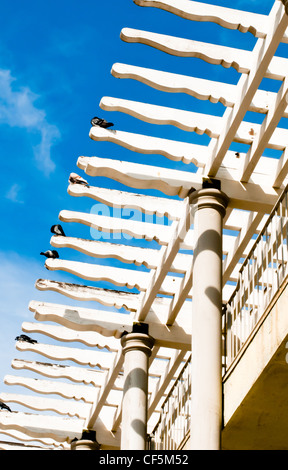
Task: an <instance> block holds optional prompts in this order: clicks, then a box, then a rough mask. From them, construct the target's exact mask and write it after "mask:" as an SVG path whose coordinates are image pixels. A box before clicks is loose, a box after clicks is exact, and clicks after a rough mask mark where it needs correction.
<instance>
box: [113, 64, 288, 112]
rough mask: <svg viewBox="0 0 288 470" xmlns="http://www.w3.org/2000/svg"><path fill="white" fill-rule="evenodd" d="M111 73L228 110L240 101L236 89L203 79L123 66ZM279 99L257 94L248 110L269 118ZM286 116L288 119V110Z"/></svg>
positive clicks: (262, 93) (228, 84) (270, 95)
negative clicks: (207, 101) (186, 95)
mask: <svg viewBox="0 0 288 470" xmlns="http://www.w3.org/2000/svg"><path fill="white" fill-rule="evenodd" d="M111 73H112V75H113V76H114V77H117V78H130V79H133V80H138V81H140V82H141V83H144V84H146V85H148V86H151V87H153V88H156V89H157V90H161V91H165V92H168V93H186V94H188V95H191V96H193V97H195V98H197V99H199V100H209V101H211V103H222V104H223V105H224V106H226V107H233V106H234V104H235V102H236V100H237V85H232V84H230V83H224V82H216V81H213V80H208V79H204V78H196V77H189V76H187V75H180V74H176V73H171V72H165V71H160V70H154V69H148V68H144V67H138V66H134V65H127V64H121V63H116V64H114V65H113V67H112V70H111ZM276 95H277V94H276V93H274V92H269V91H266V90H257V91H256V93H255V95H254V96H253V98H252V101H251V103H250V104H249V108H248V110H249V111H254V112H257V113H264V114H266V113H267V111H268V109H269V108H270V107H271V106H272V105H273V102H274V100H275V97H276ZM284 116H285V117H287V116H288V109H287V108H286V110H285V112H284Z"/></svg>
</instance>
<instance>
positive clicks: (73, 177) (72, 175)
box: [68, 173, 90, 188]
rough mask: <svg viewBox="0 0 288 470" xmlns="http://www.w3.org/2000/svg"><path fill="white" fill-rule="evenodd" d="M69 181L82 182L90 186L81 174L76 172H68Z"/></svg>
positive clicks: (73, 182)
mask: <svg viewBox="0 0 288 470" xmlns="http://www.w3.org/2000/svg"><path fill="white" fill-rule="evenodd" d="M68 181H69V183H71V184H84V186H87V188H90V186H89V184H88V182H87V181H86V180H84V178H82V176H79V175H77V173H70V176H69V180H68Z"/></svg>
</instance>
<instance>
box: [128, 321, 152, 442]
mask: <svg viewBox="0 0 288 470" xmlns="http://www.w3.org/2000/svg"><path fill="white" fill-rule="evenodd" d="M144 327H147V325H145V326H144ZM142 331H144V332H142ZM146 331H148V330H147V329H146ZM146 331H145V329H144V330H143V329H142V326H140V329H139V326H138V325H137V327H134V329H133V332H132V333H127V334H125V335H124V336H123V337H122V338H121V344H122V347H123V354H124V356H125V358H124V389H123V403H122V428H121V450H145V448H146V438H147V397H148V367H149V362H148V360H149V357H150V355H151V351H152V347H153V345H154V339H153V338H152V337H151V336H149V335H148V333H147V332H146Z"/></svg>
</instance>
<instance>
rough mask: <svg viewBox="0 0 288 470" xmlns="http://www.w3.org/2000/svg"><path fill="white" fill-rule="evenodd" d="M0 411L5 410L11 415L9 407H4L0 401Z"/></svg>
mask: <svg viewBox="0 0 288 470" xmlns="http://www.w3.org/2000/svg"><path fill="white" fill-rule="evenodd" d="M0 409H1V410H7V411H10V413H12V411H11V410H10V408H9V406H8V405H6V404H5V403H3V401H0Z"/></svg>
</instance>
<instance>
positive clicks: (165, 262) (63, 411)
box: [0, 0, 288, 449]
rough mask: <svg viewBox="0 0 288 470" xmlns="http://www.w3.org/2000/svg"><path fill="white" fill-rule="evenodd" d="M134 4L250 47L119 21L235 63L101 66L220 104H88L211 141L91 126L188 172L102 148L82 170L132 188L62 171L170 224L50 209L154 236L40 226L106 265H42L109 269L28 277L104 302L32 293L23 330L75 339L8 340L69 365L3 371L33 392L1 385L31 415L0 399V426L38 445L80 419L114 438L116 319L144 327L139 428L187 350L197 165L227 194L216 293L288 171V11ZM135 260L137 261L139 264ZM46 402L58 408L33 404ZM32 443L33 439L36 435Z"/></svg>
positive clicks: (119, 326) (140, 36)
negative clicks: (70, 278)
mask: <svg viewBox="0 0 288 470" xmlns="http://www.w3.org/2000/svg"><path fill="white" fill-rule="evenodd" d="M134 3H135V4H137V5H139V6H142V7H156V8H159V9H163V10H166V11H168V12H171V13H173V14H175V15H178V16H180V17H182V18H186V19H188V20H191V21H203V22H205V21H208V22H214V23H216V24H218V25H220V26H221V27H223V28H227V29H231V30H239V31H241V32H243V33H247V32H249V33H252V35H254V36H255V47H254V49H253V50H252V51H246V50H243V49H241V50H240V49H236V48H232V47H229V46H227V45H214V44H209V43H203V42H198V41H194V40H188V39H182V38H176V37H172V36H166V35H162V34H157V33H152V32H147V31H139V30H133V29H127V28H125V29H123V30H122V32H121V38H122V40H124V41H126V42H131V43H134V42H137V43H141V44H146V45H148V46H151V47H154V48H156V49H158V50H160V51H163V52H166V53H168V54H172V55H175V56H180V57H191V58H193V57H197V58H200V59H203V60H204V61H207V62H208V63H211V64H219V65H222V66H223V67H225V68H229V67H234V68H235V69H236V70H237V72H238V73H239V81H238V83H237V84H236V85H231V84H228V83H223V82H221V83H220V82H216V81H213V80H209V79H207V78H205V79H204V78H193V77H190V76H183V75H179V74H177V73H169V72H167V71H159V70H154V69H148V68H143V67H139V66H135V65H126V64H120V63H117V64H114V65H113V68H112V74H113V75H114V76H115V77H117V78H122V79H124V78H126V79H127V78H128V79H133V80H137V81H139V82H142V83H143V84H146V85H148V86H150V87H153V88H155V89H156V90H161V91H164V92H170V93H171V92H172V93H186V94H188V95H190V96H193V97H195V98H196V99H199V100H209V101H211V102H212V103H218V102H221V103H222V104H223V105H224V106H225V112H224V114H223V116H217V115H207V114H202V113H197V112H196V111H184V110H180V109H174V108H173V109H172V108H168V107H161V106H158V105H157V106H156V105H154V104H147V103H142V102H135V101H129V100H124V99H120V98H111V97H104V98H102V100H101V103H100V107H101V108H102V109H104V110H106V111H119V112H121V113H127V114H129V115H131V116H134V117H135V118H137V119H140V120H143V121H146V122H148V123H152V124H156V125H157V124H158V125H162V124H171V125H173V126H177V127H179V128H180V129H182V130H184V131H187V132H189V133H197V134H200V135H202V134H207V135H208V136H209V138H210V141H209V144H208V145H200V144H194V143H187V142H179V141H172V140H169V139H164V138H157V137H155V136H147V135H140V134H135V133H133V132H128V131H121V130H110V129H103V128H100V127H92V128H91V131H90V137H91V139H93V140H95V141H106V142H113V143H116V144H118V145H120V146H122V147H125V148H126V149H129V150H131V151H134V152H137V153H140V154H144V155H146V154H156V155H157V154H159V155H162V156H165V157H167V159H170V160H173V161H176V162H178V161H179V162H183V163H186V164H188V165H189V164H191V163H192V164H194V165H195V166H196V167H197V170H196V171H195V170H194V171H191V172H188V171H180V170H175V169H169V168H168V166H169V165H167V168H163V167H156V166H151V165H145V164H138V163H131V162H128V161H127V162H125V161H118V160H113V159H107V158H100V157H84V156H81V157H79V159H78V162H77V165H78V167H79V168H80V169H82V170H84V172H85V173H86V175H88V176H89V177H91V178H90V180H91V182H92V180H93V181H95V183H96V184H97V177H99V176H105V177H107V178H110V179H112V180H114V181H116V182H119V183H121V184H124V185H126V186H128V187H130V188H132V190H133V191H136V190H138V191H139V193H133V192H130V191H127V192H125V191H122V190H121V191H120V190H116V189H105V188H99V187H96V186H91V187H90V188H87V187H84V186H80V185H75V184H74V185H73V184H71V185H69V188H68V192H69V194H70V195H71V196H75V197H87V198H90V199H91V200H93V201H98V202H101V203H103V204H105V205H107V206H111V207H119V208H123V207H125V208H127V207H129V208H132V209H136V210H138V211H140V212H144V213H146V214H147V213H148V214H155V215H157V216H162V215H165V216H166V217H167V218H168V219H169V220H170V221H171V224H170V225H162V224H161V225H160V224H157V223H152V222H142V221H140V220H138V221H137V220H129V219H123V218H115V217H107V216H103V215H96V214H91V213H90V214H88V213H80V212H73V211H66V210H64V211H62V212H61V213H60V215H59V219H60V220H61V221H62V222H76V223H80V224H85V225H88V226H90V227H92V228H96V229H98V230H101V231H103V232H108V233H122V234H123V233H124V234H129V235H131V236H132V237H133V238H134V239H144V240H146V241H148V242H149V241H154V242H155V241H156V242H157V244H158V245H159V246H158V247H157V248H156V247H155V243H151V248H150V247H149V248H146V247H144V248H143V247H141V246H140V245H138V246H137V243H132V242H131V244H127V243H126V244H121V241H120V242H119V243H117V244H116V243H112V242H111V241H97V240H83V239H79V238H73V237H61V236H53V237H52V239H51V245H52V246H53V247H55V248H56V249H58V248H65V247H69V248H72V249H74V250H76V251H78V252H81V253H83V254H85V255H87V256H89V257H93V258H107V259H111V260H112V261H111V264H110V265H109V264H108V265H105V266H104V265H100V264H99V265H97V264H94V263H89V261H88V262H86V261H85V262H79V261H70V260H65V259H56V260H47V261H46V267H47V268H48V269H49V270H51V271H53V270H61V271H64V272H65V271H66V272H68V273H72V274H74V275H76V276H78V277H79V278H81V279H85V280H86V281H91V282H92V281H93V282H95V283H97V282H98V281H107V282H109V283H110V284H113V285H114V286H115V290H111V289H104V288H100V287H94V286H89V285H78V284H70V283H65V282H57V281H53V280H43V279H40V280H38V281H37V282H36V288H37V289H39V290H42V291H55V292H58V293H60V294H62V295H64V296H67V297H69V298H72V299H76V300H81V301H91V300H93V301H96V302H97V303H99V304H102V305H105V306H106V307H111V311H109V310H107V311H103V310H102V309H101V308H99V309H98V310H97V308H95V309H88V308H85V307H83V308H82V307H81V308H79V307H75V308H74V307H73V308H71V307H70V306H67V305H65V302H63V304H51V303H46V302H38V301H32V302H31V303H30V306H29V308H30V310H31V312H32V313H33V314H34V317H35V319H36V320H37V322H36V323H27V322H26V323H24V324H23V325H22V329H23V331H25V332H29V333H33V332H34V333H35V332H36V333H41V334H43V335H44V336H45V335H46V336H49V337H52V338H54V339H56V340H58V341H59V342H60V343H69V342H73V341H78V342H79V343H82V344H84V345H85V346H86V348H83V347H81V348H79V349H77V348H74V347H69V346H65V345H59V346H55V345H49V344H45V343H43V344H42V343H38V344H34V345H32V344H29V343H23V342H18V343H17V345H16V347H17V349H18V350H19V351H26V350H29V351H34V352H36V353H38V354H40V355H41V356H44V357H46V358H49V359H51V360H53V361H59V364H60V363H61V361H65V360H71V361H73V362H75V363H76V364H77V365H76V366H66V365H65V366H63V365H57V364H47V363H45V362H40V361H39V362H29V361H25V360H20V359H15V360H14V361H13V363H12V367H13V368H14V369H17V370H23V371H25V370H29V371H33V372H35V373H36V374H39V375H41V376H44V377H45V378H44V379H42V378H41V379H38V375H36V377H37V378H36V379H34V378H29V377H24V376H23V377H20V376H13V375H11V376H7V377H6V378H5V383H6V384H10V385H22V386H24V387H26V388H28V389H31V390H33V391H35V392H37V393H39V394H40V397H39V398H38V397H35V396H33V397H32V396H29V395H19V394H7V393H2V394H0V399H1V400H3V401H5V402H6V403H12V402H16V403H20V404H23V405H24V406H26V407H27V408H29V409H32V410H36V411H37V412H39V414H37V413H21V412H17V413H9V412H4V411H2V412H1V413H0V432H1V433H3V434H8V435H9V436H12V437H13V438H14V439H15V440H18V441H21V442H23V441H24V442H29V441H32V442H38V443H39V445H40V446H41V447H42V448H43V447H44V448H45V447H47V448H51V447H53V448H60V449H62V448H63V449H65V448H68V443H69V442H70V441H71V440H72V439H73V438H75V437H76V438H79V437H80V436H81V434H82V431H83V429H94V430H96V435H97V440H98V442H99V443H100V444H101V446H102V448H103V449H105V448H118V447H119V445H120V441H119V436H120V432H121V400H122V389H123V373H122V366H123V355H122V353H121V345H120V340H119V338H120V336H121V334H122V333H123V332H124V331H128V332H129V331H131V329H132V326H133V324H134V323H137V322H145V323H147V324H149V334H151V336H153V337H154V338H155V346H154V348H153V352H152V356H151V358H150V365H149V405H148V410H149V411H148V418H149V431H150V432H151V430H152V429H153V427H154V425H155V424H156V422H157V419H158V416H159V409H160V405H161V403H162V402H163V400H164V398H165V394H166V393H167V391H169V388H170V387H171V383H173V380H174V379H175V377H176V376H177V374H178V373H179V370H180V368H181V367H182V366H183V364H184V362H185V361H186V360H187V357H188V356H189V354H190V353H189V351H190V349H191V333H192V331H191V325H190V320H189V319H190V318H191V308H192V307H191V305H192V303H191V301H192V284H193V283H192V259H193V246H194V241H193V220H192V219H191V208H190V205H189V192H190V190H191V188H194V189H196V190H198V189H200V188H201V187H202V183H203V178H208V179H209V178H214V179H217V180H219V181H221V189H222V191H224V192H225V193H226V194H227V195H228V196H229V205H228V208H227V213H226V217H225V219H224V232H223V302H226V301H227V300H228V299H229V297H230V296H231V294H232V292H233V290H234V286H235V282H236V281H237V276H238V271H239V268H240V266H241V262H240V260H241V259H243V258H245V256H246V255H247V253H248V252H249V249H250V247H251V244H252V236H253V235H255V234H257V233H258V232H259V230H260V229H261V226H262V225H263V224H264V222H265V220H266V217H267V214H269V213H270V212H271V210H272V208H273V206H274V204H275V203H276V201H277V198H278V196H279V195H280V194H281V192H282V190H283V188H284V187H285V185H286V184H287V170H288V158H287V155H288V154H287V143H288V130H287V129H285V128H283V127H281V125H280V124H279V123H280V120H281V119H282V118H285V117H287V116H288V110H287V93H288V88H287V87H288V82H287V75H288V60H287V59H286V58H283V57H278V56H277V55H276V51H277V48H278V46H279V44H280V43H281V42H282V43H287V42H288V32H287V26H288V16H287V14H286V13H285V8H284V6H283V4H282V2H281V1H279V0H276V1H275V3H274V5H273V8H272V10H271V13H270V14H269V15H267V16H266V15H260V14H255V13H249V12H245V11H238V10H233V9H230V8H224V7H220V6H216V5H208V4H204V3H201V2H194V1H191V0H161V1H160V0H159V1H158V0H134ZM151 14H153V12H151ZM263 78H270V79H272V80H274V81H277V82H279V91H278V92H271V91H266V90H265V89H263V88H259V87H260V85H261V82H262V80H263ZM247 111H252V112H254V113H257V114H258V115H262V117H263V119H262V123H261V124H255V123H254V122H252V123H251V122H248V121H246V120H245V115H246V113H247ZM233 143H241V144H245V145H247V146H248V147H249V150H248V151H247V152H246V153H241V154H240V155H239V154H238V153H237V152H235V151H234V150H232V149H231V146H232V144H233ZM266 149H276V150H278V151H280V152H281V156H280V158H272V157H270V156H268V153H265V150H266ZM92 177H93V178H92ZM147 189H156V190H158V191H161V192H162V193H163V197H156V196H149V195H147V194H141V190H147ZM158 248H159V249H158ZM113 259H114V260H115V259H116V260H117V261H118V265H120V263H121V267H114V266H113ZM118 265H117V266H118ZM138 266H139V267H143V266H144V267H145V268H147V269H142V268H141V269H137V267H138ZM123 287H125V289H122V288H123ZM121 289H122V290H121ZM135 290H136V293H135ZM117 309H124V310H125V311H126V313H123V311H124V310H121V313H120V312H117ZM45 322H54V323H55V325H53V324H48V323H47V324H46V323H45ZM81 366H84V367H81ZM47 378H48V380H47ZM54 379H57V380H54ZM67 379H68V380H67ZM41 394H44V395H47V394H48V395H49V394H57V395H60V396H61V397H62V398H61V399H56V398H46V396H45V397H44V398H43V397H42V396H41ZM79 400H82V401H81V402H80V401H79ZM47 410H52V411H53V412H56V413H57V414H59V415H61V416H56V415H49V414H48V413H43V412H46V411H47ZM7 446H8V448H9V444H7V443H6V444H2V445H1V444H0V448H7ZM11 446H12V444H11ZM34 446H35V448H36V447H37V444H35V445H34ZM32 447H33V445H32Z"/></svg>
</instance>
